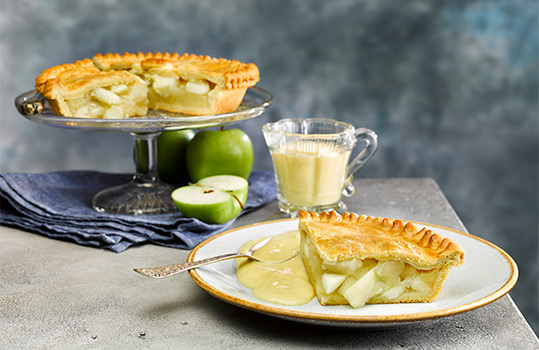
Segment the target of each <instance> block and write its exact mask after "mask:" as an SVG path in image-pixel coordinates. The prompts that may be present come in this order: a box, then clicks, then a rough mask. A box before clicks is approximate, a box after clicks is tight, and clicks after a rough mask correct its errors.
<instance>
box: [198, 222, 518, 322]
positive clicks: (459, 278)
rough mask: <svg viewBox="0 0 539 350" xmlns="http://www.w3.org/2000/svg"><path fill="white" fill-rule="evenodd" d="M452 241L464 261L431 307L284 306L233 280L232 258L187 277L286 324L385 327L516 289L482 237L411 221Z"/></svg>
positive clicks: (234, 243)
mask: <svg viewBox="0 0 539 350" xmlns="http://www.w3.org/2000/svg"><path fill="white" fill-rule="evenodd" d="M413 223H414V224H416V225H418V226H421V227H427V228H429V229H431V230H434V231H436V232H438V233H439V234H441V235H442V236H445V237H448V238H451V239H452V240H454V241H455V242H457V243H458V244H460V245H461V246H462V248H463V249H464V251H465V257H464V263H463V264H462V265H461V266H459V267H456V268H453V269H452V270H451V274H450V275H449V278H448V280H447V281H446V282H445V284H444V288H443V290H442V292H441V293H440V296H439V297H438V299H436V300H435V301H434V302H432V303H413V304H385V305H366V306H364V307H362V308H359V309H353V308H351V307H349V306H321V305H320V303H319V302H318V300H317V299H316V298H314V299H313V300H311V302H309V303H308V304H305V305H300V306H283V305H277V304H273V303H270V302H265V301H262V300H259V299H257V298H255V297H254V296H252V295H251V290H250V289H248V288H246V287H245V286H243V285H242V284H240V283H239V282H238V280H237V278H236V262H235V260H227V261H224V262H221V263H216V264H213V265H208V266H205V267H201V268H198V269H197V270H191V271H189V273H190V274H191V277H192V278H193V280H194V281H195V283H197V284H198V285H199V286H200V287H201V288H203V289H204V290H206V291H207V292H208V293H210V294H211V295H213V296H215V297H217V298H219V299H221V300H224V301H226V302H229V303H231V304H234V305H237V306H240V307H243V308H246V309H249V310H253V311H256V312H260V313H264V314H267V315H271V316H276V317H282V318H286V319H290V320H295V321H301V322H307V323H316V324H328V325H338V326H352V327H387V326H398V325H402V324H406V323H412V322H418V321H425V320H432V319H437V318H440V317H445V316H450V315H455V314H458V313H462V312H465V311H469V310H473V309H476V308H478V307H481V306H484V305H486V304H488V303H491V302H493V301H495V300H497V299H498V298H500V297H502V296H503V295H505V294H506V293H507V292H509V290H511V288H513V286H514V285H515V283H516V281H517V278H518V269H517V265H516V264H515V262H514V260H513V259H512V258H511V257H510V256H509V255H508V254H507V253H505V252H504V251H503V250H501V249H500V248H498V247H496V246H495V245H493V244H492V243H489V242H487V241H485V240H483V239H481V238H478V237H475V236H472V235H470V234H467V233H464V232H460V231H456V230H452V229H449V228H446V227H441V226H435V225H431V224H424V223H418V222H413ZM297 227H298V219H286V220H278V221H269V222H264V223H259V224H254V225H249V226H244V227H240V228H237V229H234V230H231V231H227V232H223V233H221V234H219V235H217V236H214V237H212V238H210V239H208V240H206V241H204V242H202V243H201V244H199V245H198V246H197V247H196V248H195V249H193V250H192V252H191V254H189V257H188V261H194V260H200V259H204V258H208V257H211V256H214V255H220V254H223V253H227V252H235V251H237V250H238V249H239V247H240V246H241V245H242V244H243V243H245V242H246V241H249V240H251V239H253V238H257V237H265V236H273V235H276V234H280V233H283V232H286V231H290V230H294V229H297Z"/></svg>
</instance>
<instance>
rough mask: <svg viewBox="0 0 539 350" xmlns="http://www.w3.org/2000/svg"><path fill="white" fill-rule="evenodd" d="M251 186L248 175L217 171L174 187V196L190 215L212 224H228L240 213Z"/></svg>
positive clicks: (176, 202) (179, 206) (183, 209)
mask: <svg viewBox="0 0 539 350" xmlns="http://www.w3.org/2000/svg"><path fill="white" fill-rule="evenodd" d="M248 188H249V183H248V182H247V180H245V179H244V178H241V177H239V176H234V175H217V176H211V177H208V178H205V179H202V180H200V181H199V183H196V184H191V185H189V186H183V187H180V188H178V189H176V190H174V191H173V192H172V199H173V200H174V203H175V204H176V206H177V207H178V209H180V211H181V212H182V213H183V214H184V215H185V216H187V217H192V218H196V219H199V220H200V221H203V222H206V223H208V224H224V223H225V222H228V221H230V220H232V219H234V218H235V217H236V216H238V215H239V214H240V212H241V211H242V209H243V207H244V205H245V201H246V200H247V194H248Z"/></svg>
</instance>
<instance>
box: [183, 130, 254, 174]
mask: <svg viewBox="0 0 539 350" xmlns="http://www.w3.org/2000/svg"><path fill="white" fill-rule="evenodd" d="M186 162H187V171H188V173H189V178H190V179H191V181H193V182H198V181H199V180H201V179H203V178H205V177H209V176H213V175H236V176H240V177H243V178H245V179H247V178H248V177H249V174H250V173H251V170H252V168H253V144H252V143H251V139H250V138H249V136H247V134H246V133H245V132H243V131H242V130H240V129H225V130H202V131H199V132H198V133H197V134H196V135H195V137H194V138H193V139H192V140H191V142H189V145H187V153H186Z"/></svg>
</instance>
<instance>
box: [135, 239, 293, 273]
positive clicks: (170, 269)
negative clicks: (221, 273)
mask: <svg viewBox="0 0 539 350" xmlns="http://www.w3.org/2000/svg"><path fill="white" fill-rule="evenodd" d="M270 240H271V237H268V238H265V239H263V240H262V241H260V242H258V243H257V244H255V245H254V246H253V247H252V248H251V249H249V250H248V251H247V252H246V253H229V254H223V255H218V256H214V257H211V258H207V259H203V260H199V261H192V262H188V263H184V264H176V265H166V266H159V267H148V268H139V269H134V270H135V271H136V272H138V273H140V274H141V275H144V276H146V277H151V278H165V277H169V276H174V275H176V274H178V273H181V272H184V271H187V270H191V269H194V268H197V267H200V266H204V265H208V264H212V263H214V262H218V261H223V260H228V259H234V258H248V259H251V260H255V261H258V262H262V263H267V264H280V263H283V262H287V261H289V260H291V259H293V258H294V257H296V255H298V253H296V254H294V255H293V256H291V257H289V258H287V259H285V260H280V261H263V260H260V259H259V258H257V257H255V256H253V254H254V252H256V251H257V250H258V249H260V248H262V247H263V246H265V245H266V244H267V243H268V242H269V241H270Z"/></svg>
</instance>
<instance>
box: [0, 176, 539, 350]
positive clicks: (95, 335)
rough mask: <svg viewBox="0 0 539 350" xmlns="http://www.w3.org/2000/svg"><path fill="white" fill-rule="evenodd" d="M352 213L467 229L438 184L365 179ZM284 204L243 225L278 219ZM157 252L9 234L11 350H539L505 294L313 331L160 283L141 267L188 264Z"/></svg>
mask: <svg viewBox="0 0 539 350" xmlns="http://www.w3.org/2000/svg"><path fill="white" fill-rule="evenodd" d="M355 184H356V188H357V192H356V194H355V195H354V196H353V197H351V198H348V199H347V201H346V203H347V205H348V209H349V211H352V212H359V213H362V214H366V215H375V216H383V217H392V218H399V219H405V220H414V221H421V222H428V223H432V224H436V225H441V226H445V227H449V228H453V229H457V230H461V231H465V230H466V229H465V227H464V225H463V224H462V222H461V221H460V219H459V218H458V217H457V215H456V213H455V212H454V210H453V209H452V207H451V205H450V204H449V203H448V201H447V200H446V198H445V196H444V195H443V193H442V192H441V190H440V188H439V187H438V185H437V184H436V182H435V181H433V180H432V179H428V178H427V179H425V178H418V179H362V180H356V181H355ZM281 218H283V216H282V215H281V214H280V213H279V211H278V209H277V203H275V202H274V203H271V204H270V205H268V206H266V207H264V208H261V209H259V210H257V211H255V212H253V213H249V214H247V215H244V216H242V217H240V218H239V219H238V220H237V222H236V223H235V224H234V227H239V226H243V225H247V224H250V223H254V222H260V221H267V220H274V219H281ZM188 254H189V251H184V250H177V249H170V248H164V247H159V246H154V245H145V246H141V247H135V248H130V249H129V250H127V251H125V252H123V253H120V254H116V253H112V252H109V251H105V250H100V249H95V248H87V247H82V246H79V245H76V244H73V243H70V242H64V241H58V240H53V239H49V238H45V237H42V236H39V235H36V234H31V233H27V232H24V231H20V230H15V229H11V228H7V227H2V226H0V264H1V269H0V280H1V283H0V330H1V333H2V336H1V337H0V348H2V349H82V348H84V349H87V348H99V349H101V348H102V349H112V348H120V349H146V348H148V349H169V348H174V349H210V348H211V349H229V348H249V349H282V348H295V349H296V348H297V349H302V348H304V349H317V348H323V349H326V348H339V349H357V348H369V349H373V348H383V349H401V348H406V349H410V348H412V349H434V348H435V349H539V341H538V339H537V337H536V336H535V334H534V333H533V331H532V329H531V328H530V326H529V325H528V323H527V322H526V320H525V319H524V317H523V316H522V314H521V313H520V311H519V310H518V309H517V307H516V306H515V304H514V303H513V301H512V299H511V297H510V296H509V295H506V296H504V297H502V298H500V299H499V300H497V301H495V302H493V303H491V304H488V305H486V306H484V307H481V308H479V309H476V310H472V311H469V312H465V313H462V314H458V315H454V316H450V317H445V318H441V319H438V320H433V321H428V322H416V323H414V324H411V325H408V326H403V327H398V328H397V327H392V328H380V329H360V328H338V327H327V326H320V325H308V324H303V323H297V322H293V321H288V320H283V319H279V318H274V317H270V316H267V315H263V314H259V313H256V312H252V311H248V310H245V309H241V308H238V307H235V306H233V305H230V304H227V303H225V302H223V301H220V300H217V299H216V298H213V297H212V296H210V295H209V294H207V293H206V292H204V291H203V290H202V289H200V288H199V287H198V286H197V285H196V284H195V283H194V282H193V281H192V280H191V278H190V276H189V274H187V273H184V274H181V275H179V276H176V277H173V278H169V279H164V280H159V281H156V280H152V279H149V278H143V277H142V276H140V275H138V274H136V273H134V272H133V268H134V267H140V266H149V265H151V266H157V265H162V264H169V263H177V262H182V261H185V260H186V259H187V255H188Z"/></svg>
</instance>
